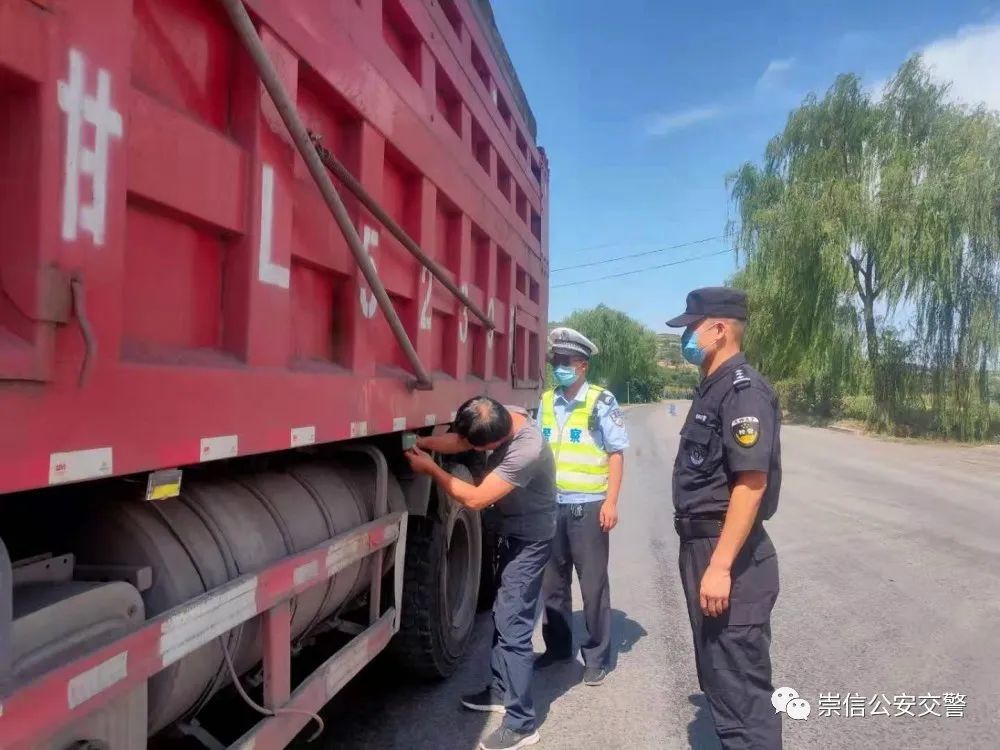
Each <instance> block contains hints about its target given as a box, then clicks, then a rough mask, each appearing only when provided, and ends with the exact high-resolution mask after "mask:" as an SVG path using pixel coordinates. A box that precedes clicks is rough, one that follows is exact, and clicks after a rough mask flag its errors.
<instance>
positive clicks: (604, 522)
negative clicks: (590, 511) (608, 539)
mask: <svg viewBox="0 0 1000 750" xmlns="http://www.w3.org/2000/svg"><path fill="white" fill-rule="evenodd" d="M600 523H601V531H604V532H608V531H611V529H613V528H614V527H615V526H617V525H618V506H617V505H615V504H614V503H609V502H608V501H607V500H605V501H604V502H603V503H601V518H600Z"/></svg>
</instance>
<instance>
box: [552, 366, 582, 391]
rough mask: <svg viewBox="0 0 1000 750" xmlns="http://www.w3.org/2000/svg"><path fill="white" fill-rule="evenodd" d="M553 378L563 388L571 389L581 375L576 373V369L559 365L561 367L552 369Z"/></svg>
mask: <svg viewBox="0 0 1000 750" xmlns="http://www.w3.org/2000/svg"><path fill="white" fill-rule="evenodd" d="M552 376H553V377H554V378H555V381H556V383H558V384H559V385H561V386H562V387H563V388H569V386H571V385H573V383H575V382H576V381H577V379H578V378H579V377H580V374H579V373H578V372H577V371H576V368H575V367H570V366H569V365H559V367H553V368H552Z"/></svg>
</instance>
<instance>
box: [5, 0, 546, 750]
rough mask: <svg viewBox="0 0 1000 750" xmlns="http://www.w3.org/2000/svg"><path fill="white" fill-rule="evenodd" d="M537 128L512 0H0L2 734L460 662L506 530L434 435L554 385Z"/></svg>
mask: <svg viewBox="0 0 1000 750" xmlns="http://www.w3.org/2000/svg"><path fill="white" fill-rule="evenodd" d="M535 133H536V130H535V122H534V119H533V116H532V114H531V111H530V109H529V108H528V105H527V103H526V101H525V97H524V94H523V92H522V90H521V87H520V85H519V84H518V80H517V77H516V75H515V73H514V70H513V68H512V66H511V64H510V60H509V58H508V56H507V54H506V52H505V50H504V47H503V44H502V42H501V40H500V37H499V34H498V32H497V29H496V26H495V24H494V21H493V15H492V11H491V9H490V6H489V2H488V0H86V1H84V0H0V540H2V541H0V747H2V748H28V747H30V748H60V749H61V748H69V747H74V748H92V749H96V748H109V749H110V750H119V749H120V748H121V749H124V748H129V749H131V748H142V747H146V746H147V741H149V738H156V740H157V741H158V740H159V739H160V738H163V737H167V736H173V734H174V733H177V732H178V731H179V732H181V733H183V734H187V735H188V736H189V737H193V738H195V739H199V740H201V741H202V743H203V744H205V745H207V746H209V747H219V746H226V745H228V746H231V747H241V748H257V749H258V750H260V749H261V748H277V747H283V746H285V745H286V744H288V743H289V742H290V741H291V740H292V739H293V738H294V737H295V736H296V734H298V733H299V732H300V731H302V730H303V729H305V728H306V727H307V725H308V724H310V722H312V721H314V720H317V719H318V717H316V716H315V714H316V712H317V711H319V709H320V707H321V706H323V705H324V704H325V703H326V702H327V701H329V699H330V698H331V697H332V696H333V695H334V694H336V693H337V692H338V691H339V690H340V689H341V688H342V687H343V686H344V685H345V683H346V682H347V681H348V680H350V679H351V678H352V677H353V676H354V675H355V674H357V673H358V672H359V671H360V670H361V669H362V667H364V666H365V665H366V664H367V663H368V662H370V661H371V660H372V659H373V658H374V657H375V656H376V655H378V654H379V653H380V652H382V651H383V650H385V649H386V648H390V649H391V650H393V651H394V652H395V654H396V656H397V658H398V659H399V660H400V661H401V662H402V663H404V664H405V665H407V666H409V667H410V668H412V669H414V670H416V671H418V672H420V673H422V674H425V675H430V676H438V677H442V676H447V675H448V674H450V673H451V672H452V671H453V670H454V669H455V667H456V665H457V663H458V662H459V660H460V659H461V657H462V655H463V651H464V649H465V647H466V644H467V642H468V639H469V635H470V632H471V627H472V623H473V617H474V614H475V611H476V605H477V593H478V589H479V585H480V578H481V565H483V564H484V563H483V560H482V557H483V552H482V550H483V549H484V548H488V546H489V545H487V544H484V541H483V540H484V531H483V529H482V527H481V520H480V518H479V517H478V516H477V515H475V514H472V513H470V512H468V511H466V510H463V509H462V508H460V507H459V506H458V505H457V504H456V503H454V502H453V501H451V500H449V498H447V497H442V496H439V495H438V494H437V493H436V492H435V491H434V490H433V488H432V487H431V486H430V484H429V483H428V482H427V481H424V480H421V479H418V478H417V477H415V476H413V475H412V474H411V473H410V472H409V471H408V469H407V467H406V463H405V460H404V458H403V446H404V443H405V442H406V435H407V433H411V432H418V433H423V434H428V433H430V432H432V431H435V430H437V431H441V430H447V429H448V426H447V425H448V423H449V422H450V420H451V419H453V415H454V410H455V409H456V407H457V405H458V404H459V403H461V402H462V401H463V400H465V399H466V398H469V397H471V396H474V395H477V394H480V393H489V394H491V395H492V396H494V397H496V398H497V399H499V400H501V401H503V402H505V403H511V404H519V405H522V406H528V407H533V406H534V405H535V404H536V403H537V398H538V394H539V389H540V385H541V380H542V374H541V370H542V365H543V361H544V360H543V346H544V336H545V330H546V312H545V311H546V306H547V279H548V261H547V215H546V191H547V188H546V186H547V181H548V167H547V163H546V160H545V155H544V152H543V151H541V150H540V149H539V148H537V147H536V145H535V140H536V135H535ZM467 465H468V466H470V467H471V471H472V472H473V473H474V472H475V469H476V464H475V462H474V461H473V460H471V459H470V460H469V461H468V462H467ZM469 470H470V469H468V468H465V467H464V466H462V465H458V464H456V466H455V468H454V471H455V472H456V473H458V472H468V471H469ZM488 562H489V561H488V560H487V562H486V564H485V569H486V570H489V565H488ZM310 644H312V646H311V648H306V650H307V651H308V652H309V653H310V654H311V661H310V662H309V663H310V666H309V668H308V669H307V670H305V673H304V674H303V669H302V668H301V664H300V662H301V661H302V660H301V659H298V658H293V655H294V654H298V653H299V652H300V651H301V650H302V649H303V648H304V647H308V646H309V645H310ZM316 644H320V645H316ZM324 645H325V646H326V647H327V649H328V650H327V651H324V652H323V653H322V654H321V658H319V659H318V660H317V659H316V657H315V651H316V649H317V648H322V647H323V646H324ZM317 664H318V666H316V665H317ZM293 667H294V669H293ZM237 699H239V700H240V701H241V702H242V703H246V704H247V705H250V706H253V707H254V711H255V712H256V713H255V714H254V715H255V717H256V718H255V719H254V720H252V721H248V722H247V723H246V724H245V725H240V726H238V727H233V726H232V725H231V724H230V725H229V726H227V732H228V733H229V736H219V735H218V733H216V734H214V735H213V734H212V733H211V732H210V731H209V729H207V728H206V725H205V724H204V723H203V722H199V718H201V717H202V716H204V715H205V714H206V713H210V712H211V710H212V707H213V705H216V704H217V702H218V701H220V700H233V701H236V700H237ZM234 721H235V719H234ZM168 730H169V731H168ZM331 734H335V730H331Z"/></svg>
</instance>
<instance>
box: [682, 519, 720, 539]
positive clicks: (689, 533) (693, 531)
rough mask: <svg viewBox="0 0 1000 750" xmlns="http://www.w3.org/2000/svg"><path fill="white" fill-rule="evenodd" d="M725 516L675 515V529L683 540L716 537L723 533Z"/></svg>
mask: <svg viewBox="0 0 1000 750" xmlns="http://www.w3.org/2000/svg"><path fill="white" fill-rule="evenodd" d="M723 520H724V516H718V517H711V516H701V517H695V516H675V517H674V530H675V531H676V532H677V534H678V536H680V538H681V541H682V542H686V541H687V540H689V539H704V538H714V537H717V536H719V534H721V533H722V522H723Z"/></svg>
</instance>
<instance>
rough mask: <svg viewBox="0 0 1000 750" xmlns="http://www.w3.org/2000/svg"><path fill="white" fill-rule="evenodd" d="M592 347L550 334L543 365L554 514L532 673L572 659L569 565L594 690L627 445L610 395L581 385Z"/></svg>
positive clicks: (605, 661)
mask: <svg viewBox="0 0 1000 750" xmlns="http://www.w3.org/2000/svg"><path fill="white" fill-rule="evenodd" d="M595 354H597V346H595V345H594V343H593V342H592V341H590V340H589V339H588V338H587V337H586V336H584V335H583V334H581V333H580V332H579V331H574V330H573V329H572V328H556V329H554V330H553V331H552V333H551V334H549V361H550V363H551V364H552V367H553V375H554V377H555V381H556V383H557V387H556V388H555V389H553V390H550V391H548V392H546V393H545V394H543V395H542V403H541V408H540V409H539V412H538V413H539V422H540V423H541V427H542V434H543V435H544V436H545V439H546V440H547V441H548V442H549V445H550V446H551V447H552V452H553V454H554V455H555V458H556V487H557V489H558V495H557V497H558V504H559V506H558V516H557V519H558V520H557V525H556V534H555V537H554V539H553V542H552V557H551V558H550V559H549V563H548V565H547V566H546V568H545V576H544V578H543V580H542V598H543V600H544V602H545V615H544V625H543V627H542V633H543V636H544V638H545V653H544V654H543V655H542V656H541V657H539V659H538V661H537V662H536V666H537V667H538V668H543V667H546V666H548V665H550V664H553V663H556V662H563V661H569V660H570V659H572V658H573V655H574V652H573V609H572V605H573V599H572V594H571V589H570V587H571V583H572V579H573V568H574V567H575V568H576V574H577V577H578V578H579V580H580V591H581V593H582V595H583V614H584V621H585V622H586V626H587V640H586V641H585V642H584V643H583V644H582V646H581V648H580V651H581V654H582V656H583V664H584V674H583V681H584V683H585V684H587V685H600V684H601V683H602V682H603V681H604V678H605V677H606V676H607V672H608V666H609V661H610V655H611V590H610V586H609V583H608V536H609V532H610V531H611V529H613V528H614V527H615V524H617V523H618V493H619V490H620V489H621V482H622V473H623V469H624V464H625V459H624V454H623V451H624V450H625V449H626V448H627V447H628V434H627V432H626V430H625V420H624V417H623V416H622V412H621V409H620V408H619V407H618V402H617V401H616V400H615V397H614V395H613V394H612V393H611V392H610V391H607V390H605V389H604V388H602V387H600V386H598V385H591V384H589V383H588V382H587V369H588V367H589V363H590V358H591V357H592V356H593V355H595Z"/></svg>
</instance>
